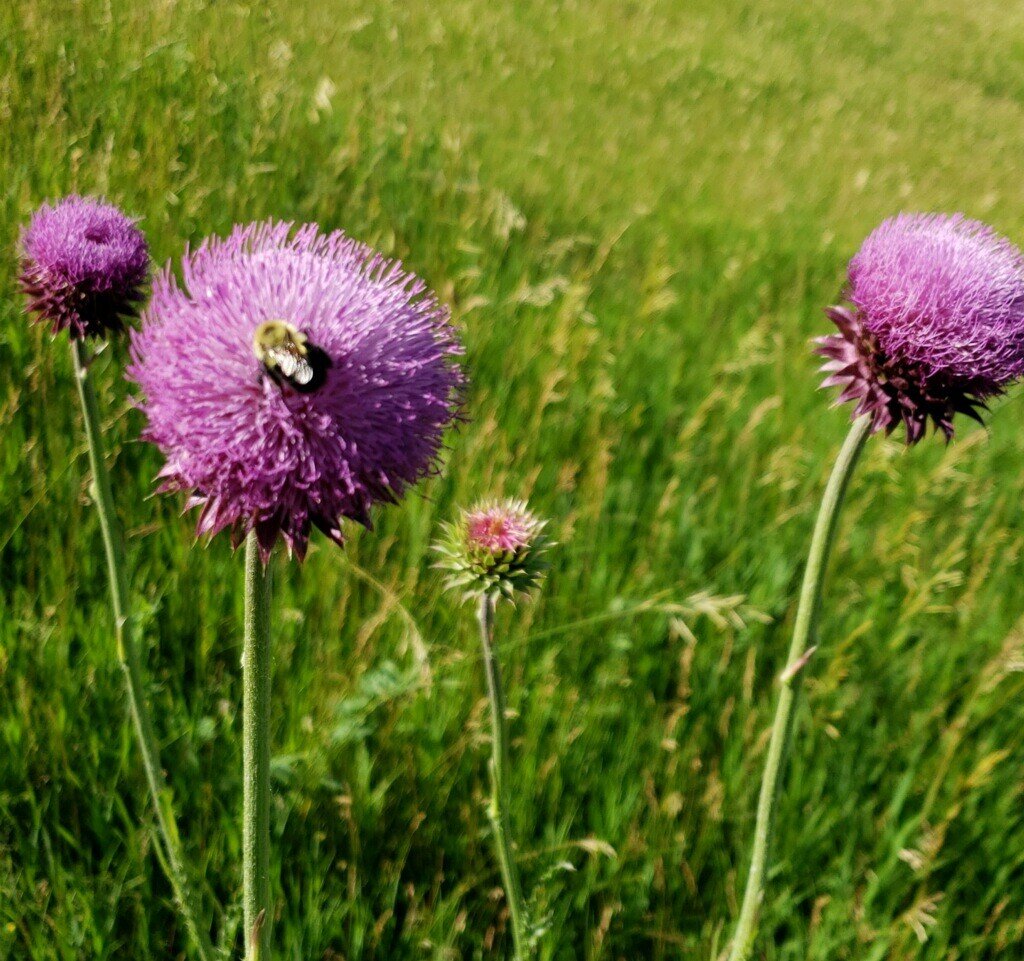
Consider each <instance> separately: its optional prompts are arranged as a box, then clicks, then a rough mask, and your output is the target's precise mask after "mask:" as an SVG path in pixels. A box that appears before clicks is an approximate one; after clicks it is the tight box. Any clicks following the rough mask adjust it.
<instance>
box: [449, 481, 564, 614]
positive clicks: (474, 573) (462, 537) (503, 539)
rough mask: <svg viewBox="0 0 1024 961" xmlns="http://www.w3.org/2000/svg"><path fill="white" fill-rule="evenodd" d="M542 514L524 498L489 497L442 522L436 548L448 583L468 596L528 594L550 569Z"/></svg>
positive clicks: (547, 542) (509, 596) (451, 588)
mask: <svg viewBox="0 0 1024 961" xmlns="http://www.w3.org/2000/svg"><path fill="white" fill-rule="evenodd" d="M546 523H547V522H546V521H542V520H539V519H538V518H537V517H536V516H535V515H534V514H533V513H532V512H531V511H530V510H529V509H528V508H527V506H526V504H525V503H524V502H523V501H520V500H506V501H485V502H483V503H481V504H478V505H477V506H476V507H473V508H472V509H471V510H468V511H463V512H462V515H461V516H460V517H459V519H458V521H456V522H455V523H454V524H443V525H442V537H441V540H440V541H439V542H438V543H437V544H435V545H434V549H435V550H436V551H437V552H438V554H440V555H441V559H440V560H439V561H438V563H437V566H438V567H440V568H442V569H443V570H445V571H447V572H448V576H447V577H446V578H445V586H446V587H447V588H448V589H449V590H453V591H457V592H459V593H461V594H462V595H463V596H464V598H466V599H469V598H474V597H481V596H487V597H493V598H498V597H506V598H509V599H512V598H513V597H514V595H515V594H517V593H518V594H529V593H530V592H531V591H533V590H534V589H535V588H536V587H537V586H538V585H539V583H540V581H541V579H542V578H543V576H544V573H545V571H546V570H547V563H546V558H545V557H544V555H545V553H546V551H547V550H548V548H550V547H551V546H552V545H551V542H550V541H549V540H548V539H547V537H546V536H545V534H544V527H545V525H546Z"/></svg>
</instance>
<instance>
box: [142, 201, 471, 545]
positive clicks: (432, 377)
mask: <svg viewBox="0 0 1024 961" xmlns="http://www.w3.org/2000/svg"><path fill="white" fill-rule="evenodd" d="M183 275H184V283H183V284H180V285H179V283H178V282H176V281H175V279H174V278H173V276H172V275H171V272H170V268H169V267H168V268H167V269H165V270H164V271H163V272H162V273H161V274H160V275H159V276H158V277H157V278H156V280H155V282H154V287H153V296H152V299H151V301H150V304H149V306H148V307H147V308H146V310H145V311H144V313H143V318H142V326H141V329H140V330H139V331H138V332H136V333H135V334H134V335H133V337H132V365H131V367H130V368H129V371H128V374H129V377H130V378H131V379H132V380H133V381H135V383H136V384H138V386H139V387H140V388H141V390H142V393H143V395H144V396H143V399H142V401H141V403H140V406H141V408H142V410H143V412H144V413H145V415H146V417H147V418H148V426H147V428H146V430H145V434H144V436H145V437H146V438H147V439H148V440H151V441H153V442H154V443H155V444H156V445H157V446H158V447H160V449H161V450H162V451H163V453H164V454H165V456H166V458H167V462H166V464H165V465H164V468H163V470H162V471H161V473H160V476H161V477H162V478H163V479H164V483H163V486H162V488H161V489H162V490H186V491H190V492H191V493H192V496H191V498H190V499H189V501H188V505H187V506H188V507H201V508H202V511H201V513H200V515H199V520H198V525H197V534H198V535H203V534H211V535H212V534H214V533H216V532H217V531H220V530H222V529H224V528H231V530H232V541H233V543H234V544H235V546H237V545H238V544H239V543H241V541H242V540H243V539H244V537H245V536H246V534H248V533H249V531H252V530H254V531H255V532H256V536H257V538H258V541H259V545H260V551H261V553H262V556H263V559H264V561H266V559H267V558H268V557H269V555H270V551H271V549H272V547H273V546H274V543H275V541H276V540H277V538H278V536H279V535H280V536H281V537H282V538H283V539H284V541H285V543H286V544H287V546H288V549H289V551H294V553H295V554H296V555H298V557H299V558H300V559H301V558H302V557H303V556H304V555H305V551H306V545H307V542H308V540H309V532H310V527H311V526H315V527H318V528H319V529H320V530H322V531H323V532H324V533H325V534H326V535H327V536H328V537H330V538H331V539H332V540H333V541H335V542H336V543H338V544H341V543H342V533H341V526H340V525H341V519H342V518H345V517H347V518H351V519H353V520H356V521H358V522H359V523H361V524H364V525H366V526H370V508H371V507H372V506H373V505H374V504H375V503H378V502H382V501H383V502H395V501H397V499H398V498H399V497H401V495H402V494H403V492H404V491H405V489H406V488H407V487H409V486H410V485H412V484H414V483H416V481H418V480H419V479H421V478H422V477H423V476H425V475H426V474H427V473H429V472H430V471H431V469H432V468H433V466H434V464H435V461H436V457H437V454H438V452H439V450H440V447H441V442H442V437H443V434H444V432H445V430H446V428H447V427H448V426H449V425H451V423H452V422H453V420H454V419H455V417H456V416H457V408H458V395H459V391H460V388H461V385H462V382H463V378H462V374H461V371H460V369H459V367H458V366H457V364H456V363H455V362H454V360H453V358H454V356H455V355H457V354H460V353H461V348H460V346H459V343H458V341H457V338H456V333H455V330H454V328H453V327H452V325H451V323H450V321H449V317H448V310H447V308H445V307H443V306H442V305H441V304H440V303H438V301H437V299H436V298H435V297H434V295H433V294H431V293H430V292H429V291H428V290H427V289H426V285H425V284H424V283H423V281H421V280H420V279H419V278H417V277H415V276H414V275H412V274H409V273H407V272H406V271H404V270H403V269H402V267H401V265H400V264H399V263H397V262H395V261H390V260H387V259H385V258H384V257H383V256H381V255H380V254H378V253H376V252H375V251H373V250H372V249H371V248H369V247H367V246H364V245H363V244H360V243H357V242H356V241H354V240H351V239H350V238H348V237H346V236H345V235H344V234H343V233H341V232H340V231H338V232H334V233H331V234H326V235H325V234H322V233H320V231H319V228H318V227H317V226H316V224H306V225H304V226H302V227H300V228H299V229H298V230H296V231H295V232H294V233H293V231H292V225H291V224H287V223H279V222H272V221H267V222H264V223H258V224H250V225H248V226H244V227H236V228H235V229H234V231H233V232H232V233H231V235H230V236H229V237H228V238H227V239H220V238H211V239H208V240H207V241H205V242H204V243H203V244H202V246H200V247H199V249H198V250H196V251H194V252H192V253H188V252H186V254H185V257H184V259H183Z"/></svg>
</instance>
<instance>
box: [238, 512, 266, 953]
mask: <svg viewBox="0 0 1024 961" xmlns="http://www.w3.org/2000/svg"><path fill="white" fill-rule="evenodd" d="M269 580H270V575H269V572H268V571H266V570H265V569H264V567H263V561H262V559H261V558H260V551H259V545H258V543H257V541H256V534H255V532H253V533H251V534H250V535H249V537H248V539H247V540H246V542H245V638H244V641H243V647H242V777H243V782H244V783H243V800H242V904H243V908H244V912H245V958H246V961H260V959H261V958H262V959H264V961H265V959H266V958H268V957H269V956H270V950H269V945H270V920H271V915H272V912H271V909H270V674H271V654H270V583H269Z"/></svg>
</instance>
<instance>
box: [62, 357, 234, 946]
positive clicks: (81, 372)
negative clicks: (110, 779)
mask: <svg viewBox="0 0 1024 961" xmlns="http://www.w3.org/2000/svg"><path fill="white" fill-rule="evenodd" d="M71 358H72V361H73V362H74V367H75V382H76V384H77V385H78V396H79V399H80V400H81V402H82V416H83V419H84V421H85V436H86V440H87V442H88V447H89V464H90V466H91V468H92V477H93V499H94V501H95V503H96V511H97V513H98V514H99V518H100V529H101V530H102V532H103V547H104V550H105V552H106V558H107V574H108V576H109V579H110V601H111V606H112V608H113V613H114V632H115V636H116V639H117V657H118V660H119V661H120V663H121V669H122V672H123V674H124V679H125V687H126V688H127V691H128V709H129V712H130V714H131V717H132V722H133V726H134V728H135V736H136V740H137V741H138V745H139V753H140V755H141V756H142V766H143V769H144V770H145V773H146V783H147V784H148V785H149V794H150V799H151V800H152V802H153V811H154V813H155V814H156V823H157V830H158V832H159V835H160V841H161V843H162V846H163V853H164V857H165V859H166V867H167V874H168V878H169V879H170V882H171V887H172V888H173V890H174V896H175V899H176V900H177V902H178V907H179V909H180V911H181V914H182V917H183V918H184V919H185V925H186V927H187V928H188V931H189V934H190V935H191V936H192V940H193V942H194V944H195V949H196V954H197V955H198V956H199V957H200V958H201V959H202V961H212V959H213V957H214V950H213V946H212V944H211V942H210V936H209V933H208V932H207V931H206V930H205V929H204V928H203V927H201V926H200V924H199V923H198V920H197V918H198V915H199V911H198V907H197V903H196V898H195V896H194V894H193V892H192V889H191V885H190V884H189V880H188V873H187V872H186V870H185V865H184V859H183V857H182V851H181V839H180V838H179V837H178V829H177V825H176V824H175V821H174V815H173V813H172V811H171V810H170V806H171V805H170V798H169V792H168V790H167V785H166V782H165V781H164V776H163V770H162V768H161V767H160V753H159V750H158V748H157V741H156V736H155V735H154V733H153V722H152V719H151V718H150V715H149V708H148V707H147V703H146V698H145V693H144V684H143V680H142V658H141V655H140V654H139V648H138V644H137V643H136V640H135V635H134V627H133V623H132V620H131V618H130V617H129V616H128V613H127V607H126V599H127V596H128V577H127V573H126V568H125V551H124V538H123V535H122V533H121V528H120V525H119V524H118V522H117V515H116V514H115V512H114V497H113V494H112V492H111V487H110V474H109V472H108V470H107V461H106V456H105V454H104V449H103V432H102V428H101V426H100V414H99V404H98V403H97V401H96V392H95V390H94V389H93V386H92V381H91V380H90V379H89V361H88V359H87V357H86V351H85V347H84V346H83V344H82V342H81V340H77V339H76V340H72V341H71Z"/></svg>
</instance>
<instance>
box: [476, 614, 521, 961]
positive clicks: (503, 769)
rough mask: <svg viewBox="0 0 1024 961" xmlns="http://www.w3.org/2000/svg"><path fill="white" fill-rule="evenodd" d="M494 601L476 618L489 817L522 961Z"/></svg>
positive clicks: (518, 959)
mask: <svg viewBox="0 0 1024 961" xmlns="http://www.w3.org/2000/svg"><path fill="white" fill-rule="evenodd" d="M494 606H495V602H494V599H493V598H490V597H487V596H484V597H481V598H480V603H479V607H478V609H477V618H478V620H479V622H480V643H481V645H482V646H483V652H484V671H485V673H486V674H487V695H488V697H489V699H490V702H491V800H490V803H489V804H488V806H487V816H488V818H489V819H490V822H491V829H492V831H493V832H494V843H495V846H496V847H497V849H498V862H499V864H500V866H501V879H502V882H503V883H504V885H505V898H506V900H507V901H508V913H509V918H510V921H511V925H512V943H513V946H514V955H515V959H516V961H523V959H524V958H526V956H527V950H526V915H525V911H524V908H523V892H522V888H521V886H520V883H519V872H518V870H517V869H516V863H515V861H514V860H513V857H512V837H511V831H510V829H509V819H508V808H509V803H508V799H509V793H508V789H509V784H508V772H509V763H508V730H507V727H506V721H505V690H504V688H503V687H502V684H501V668H500V667H499V666H498V660H497V658H496V657H495V654H494Z"/></svg>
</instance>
